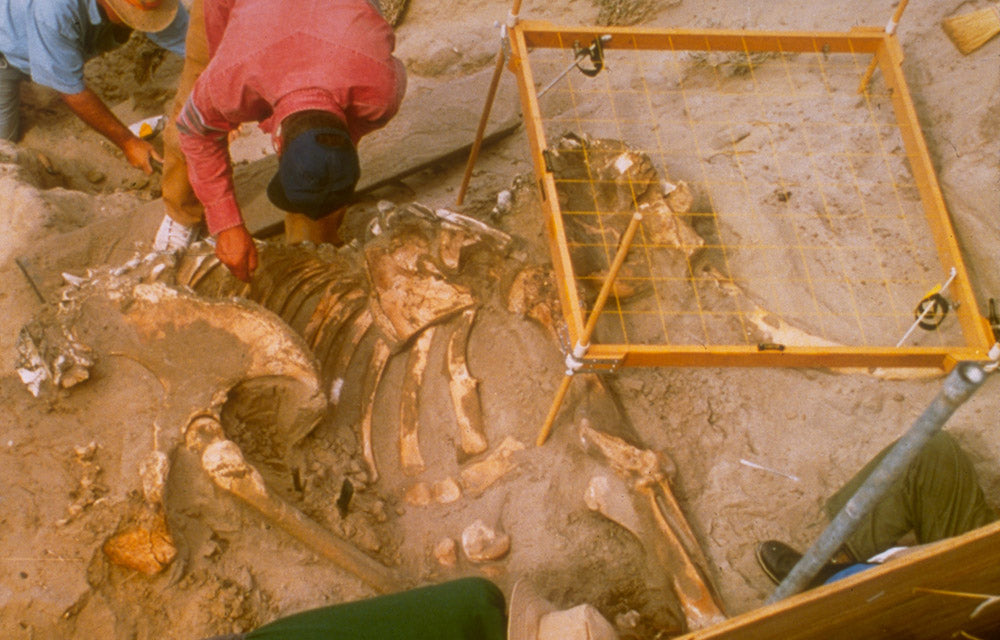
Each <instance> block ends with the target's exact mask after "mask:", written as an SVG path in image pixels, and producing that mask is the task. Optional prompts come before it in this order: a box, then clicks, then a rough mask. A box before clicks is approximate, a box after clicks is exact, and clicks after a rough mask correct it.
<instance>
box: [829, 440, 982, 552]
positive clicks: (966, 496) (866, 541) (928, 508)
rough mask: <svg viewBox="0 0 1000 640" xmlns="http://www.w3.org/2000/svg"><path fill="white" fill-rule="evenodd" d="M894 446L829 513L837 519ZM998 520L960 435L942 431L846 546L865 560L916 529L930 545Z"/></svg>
mask: <svg viewBox="0 0 1000 640" xmlns="http://www.w3.org/2000/svg"><path fill="white" fill-rule="evenodd" d="M893 444H895V443H893ZM891 448H892V445H889V446H888V447H886V448H885V449H883V450H882V451H881V452H880V453H879V454H878V455H877V456H875V458H873V459H872V460H871V462H869V463H868V464H867V465H865V467H864V468H863V469H862V470H861V471H859V472H858V473H857V475H855V476H854V477H853V478H852V479H851V480H850V481H849V482H848V483H847V484H846V485H844V486H843V487H842V488H841V489H840V490H839V491H838V492H837V493H835V494H834V495H833V497H831V498H830V500H829V501H828V502H827V504H826V512H827V514H828V515H829V516H830V518H831V519H832V518H833V517H834V516H835V515H837V513H838V512H839V511H840V510H841V508H843V506H844V505H845V504H847V501H848V500H849V499H850V498H851V496H852V495H854V492H855V491H857V490H858V488H859V487H860V486H861V484H862V483H863V482H864V481H865V479H866V478H867V477H868V476H869V475H870V474H871V472H872V471H874V470H875V467H876V466H877V465H878V463H879V462H881V461H882V459H883V458H884V457H885V456H886V454H888V453H889V449H891ZM996 519H997V514H996V512H994V511H993V509H991V508H990V506H989V505H988V504H987V503H986V500H985V498H984V497H983V490H982V488H980V486H979V482H978V481H977V480H976V473H975V470H974V469H973V467H972V462H971V461H970V460H969V458H968V456H966V455H965V452H964V451H962V450H961V448H959V446H958V443H956V442H955V440H954V438H952V437H951V436H950V435H948V433H946V432H944V431H940V432H938V433H937V434H935V435H934V436H933V437H931V439H930V440H928V441H927V444H926V445H925V446H924V448H923V449H922V450H921V451H920V453H918V454H917V457H916V458H914V459H913V461H912V462H911V463H910V465H909V466H908V467H907V468H906V471H905V472H904V473H903V475H902V476H901V477H900V478H899V479H898V480H896V482H894V483H893V484H892V485H891V486H890V487H889V490H888V491H887V492H886V495H885V496H884V497H883V498H882V499H881V500H880V501H879V502H878V503H877V504H876V505H875V508H874V509H873V510H872V512H871V513H870V514H869V515H868V516H867V517H866V518H864V519H862V521H861V523H860V524H859V526H858V528H857V530H856V531H855V532H854V533H853V534H852V535H851V536H850V537H849V538H848V539H847V542H846V546H847V548H848V549H849V550H850V551H851V553H853V554H854V557H855V558H856V559H857V560H861V561H863V560H866V559H868V558H870V557H872V556H874V555H876V554H878V553H881V552H883V551H885V550H886V549H888V548H890V547H892V546H893V545H895V544H896V542H897V541H898V540H899V539H900V538H901V537H903V536H904V535H906V534H907V533H909V532H910V531H913V532H914V534H915V535H916V537H917V542H919V543H920V544H924V543H928V542H936V541H938V540H942V539H944V538H950V537H952V536H957V535H960V534H963V533H966V532H968V531H972V530H973V529H976V528H979V527H981V526H983V525H987V524H989V523H991V522H993V521H994V520H996Z"/></svg>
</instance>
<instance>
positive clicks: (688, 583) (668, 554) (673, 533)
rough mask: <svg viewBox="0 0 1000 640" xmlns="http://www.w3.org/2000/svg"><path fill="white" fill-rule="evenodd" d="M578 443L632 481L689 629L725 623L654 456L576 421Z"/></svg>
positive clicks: (700, 557) (700, 558)
mask: <svg viewBox="0 0 1000 640" xmlns="http://www.w3.org/2000/svg"><path fill="white" fill-rule="evenodd" d="M580 438H581V440H582V441H583V443H584V445H585V447H589V448H594V449H597V450H598V451H600V453H601V454H602V455H603V456H604V457H605V458H606V459H607V460H608V462H609V464H610V465H611V467H612V468H613V469H615V471H617V472H618V473H620V474H622V475H624V476H625V477H627V478H629V479H631V480H633V482H634V484H635V488H636V490H637V491H638V492H639V493H640V494H642V495H643V496H644V497H645V499H646V500H647V501H648V503H649V505H650V511H651V512H652V514H653V518H654V520H655V521H656V524H657V526H658V528H659V529H660V532H661V533H662V534H663V536H662V537H660V538H656V539H655V540H653V548H654V551H655V552H656V555H657V556H659V558H660V560H661V562H663V564H664V565H665V567H666V568H667V571H668V574H669V576H670V580H671V583H672V587H673V590H674V593H676V595H677V598H678V600H679V601H680V604H681V609H682V610H683V611H684V616H685V618H686V620H687V625H688V627H689V629H691V630H697V629H704V628H705V627H709V626H711V625H713V624H716V623H717V622H721V621H723V620H725V619H726V616H725V614H724V613H723V611H722V607H721V606H720V605H719V603H718V599H717V596H716V595H715V592H714V590H713V589H712V587H711V584H710V583H709V582H708V580H707V579H706V577H705V575H706V573H705V569H704V567H705V566H706V562H705V558H704V554H703V553H702V551H701V548H700V547H699V546H698V544H697V541H696V539H695V536H694V532H692V531H691V527H690V525H688V523H687V520H686V518H685V517H684V514H683V512H681V510H680V506H679V505H678V504H677V501H676V499H675V498H674V496H673V492H672V491H671V490H670V485H669V483H668V482H667V480H666V474H665V473H664V472H663V469H662V467H661V466H660V463H659V456H658V455H657V454H656V452H653V451H648V450H644V449H639V448H637V447H634V446H632V445H630V444H628V443H627V442H625V441H623V440H621V439H619V438H616V437H614V436H610V435H608V434H605V433H601V432H599V431H597V430H595V429H593V428H592V427H590V425H589V422H588V421H587V419H586V418H584V419H583V420H581V425H580Z"/></svg>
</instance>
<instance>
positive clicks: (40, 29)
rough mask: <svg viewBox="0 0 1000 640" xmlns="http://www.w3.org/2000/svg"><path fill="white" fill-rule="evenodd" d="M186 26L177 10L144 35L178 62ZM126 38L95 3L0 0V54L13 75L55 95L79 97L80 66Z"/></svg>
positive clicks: (185, 19) (185, 17)
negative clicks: (170, 19) (160, 27)
mask: <svg viewBox="0 0 1000 640" xmlns="http://www.w3.org/2000/svg"><path fill="white" fill-rule="evenodd" d="M187 25H188V14H187V10H186V9H185V8H184V5H183V4H180V5H179V6H178V9H177V16H176V17H175V18H174V21H173V22H171V23H170V26H168V27H167V28H166V29H164V30H163V31H160V32H158V33H150V34H147V35H148V37H149V39H150V40H152V41H153V42H155V43H156V44H158V45H160V46H161V47H163V48H164V49H168V50H170V51H173V52H174V53H176V54H177V55H180V56H183V55H184V38H185V36H186V34H187ZM130 33H131V31H130V30H129V29H128V28H126V27H119V26H117V25H114V24H112V23H111V22H109V21H108V20H107V19H106V18H105V17H104V15H103V14H102V13H101V11H100V9H99V8H98V6H97V0H0V53H3V55H4V57H5V58H7V62H8V63H10V65H11V66H12V67H14V68H15V69H18V70H20V71H22V72H24V73H26V74H27V75H29V76H31V79H32V80H33V81H35V82H37V83H38V84H41V85H44V86H46V87H51V88H53V89H55V90H56V91H58V92H60V93H68V94H73V93H80V92H81V91H83V90H84V89H85V88H86V85H85V84H84V82H83V64H84V63H85V62H86V61H87V60H89V59H91V58H93V57H94V56H96V55H98V54H101V53H104V52H106V51H110V50H111V49H114V48H115V47H117V46H118V45H121V44H123V43H124V42H125V40H127V39H128V35H129V34H130Z"/></svg>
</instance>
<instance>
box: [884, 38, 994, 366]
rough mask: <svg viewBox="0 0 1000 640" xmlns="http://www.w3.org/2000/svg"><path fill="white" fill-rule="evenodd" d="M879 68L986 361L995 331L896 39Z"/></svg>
mask: <svg viewBox="0 0 1000 640" xmlns="http://www.w3.org/2000/svg"><path fill="white" fill-rule="evenodd" d="M878 57H879V61H880V65H879V66H880V70H881V72H882V74H883V77H884V78H885V84H886V87H887V88H888V91H889V95H890V97H891V98H892V104H893V109H894V111H895V112H896V120H897V121H898V123H899V133H900V136H901V137H902V138H903V145H904V147H905V148H906V155H907V159H908V160H909V165H910V169H911V170H912V171H913V177H914V180H915V182H916V183H917V189H918V190H919V192H920V200H921V202H922V203H923V205H924V214H925V216H926V218H927V224H928V226H929V227H930V229H931V234H932V235H933V236H934V244H935V246H936V247H937V250H938V256H939V257H938V259H939V260H940V262H941V265H942V267H944V270H943V271H942V273H946V272H947V270H948V268H950V267H954V268H955V270H956V272H957V273H958V277H957V278H955V281H954V282H953V283H952V284H951V287H950V288H949V290H948V293H949V295H950V296H951V297H953V298H955V299H956V300H958V302H959V304H958V305H957V308H956V309H955V313H956V315H957V316H958V320H959V323H960V324H961V327H962V333H963V335H964V336H965V341H966V344H968V345H970V346H972V347H974V348H976V349H977V350H979V351H980V352H981V355H980V358H979V359H983V360H985V359H987V357H988V356H987V354H988V353H989V350H990V347H992V346H993V342H994V340H993V333H992V332H991V331H990V330H989V327H988V326H986V325H985V324H984V323H983V320H982V316H981V315H980V313H979V308H978V305H977V304H976V296H975V293H974V292H973V290H972V283H971V282H970V281H969V275H968V273H969V272H968V270H967V269H966V268H965V260H964V259H963V258H962V251H961V249H959V246H958V240H957V239H956V235H955V230H954V228H953V227H952V226H951V218H950V217H949V215H948V208H947V206H946V205H945V202H944V196H943V195H942V194H941V187H940V186H939V185H938V181H937V174H936V173H935V171H934V165H933V163H932V162H931V158H930V151H929V150H928V148H927V142H926V141H925V140H924V135H923V132H922V131H921V129H920V120H919V119H918V118H917V110H916V108H915V107H914V106H913V100H912V98H911V97H910V92H909V89H908V88H907V85H906V78H905V76H904V75H903V50H902V48H901V47H900V46H899V41H898V40H897V39H895V38H888V39H887V40H886V47H885V49H884V50H880V52H879V56H878Z"/></svg>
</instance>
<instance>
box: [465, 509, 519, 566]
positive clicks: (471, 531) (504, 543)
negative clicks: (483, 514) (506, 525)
mask: <svg viewBox="0 0 1000 640" xmlns="http://www.w3.org/2000/svg"><path fill="white" fill-rule="evenodd" d="M462 551H464V552H465V556H466V557H467V558H468V559H469V560H471V561H472V562H475V563H477V564H482V563H484V562H492V561H494V560H499V559H500V558H502V557H504V556H505V555H507V552H508V551H510V536H508V535H507V534H506V533H503V532H502V531H497V530H496V529H494V528H492V527H489V526H487V525H486V524H485V523H484V522H483V521H482V520H476V521H475V522H473V523H472V524H470V525H469V526H468V527H466V528H465V531H463V532H462Z"/></svg>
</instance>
